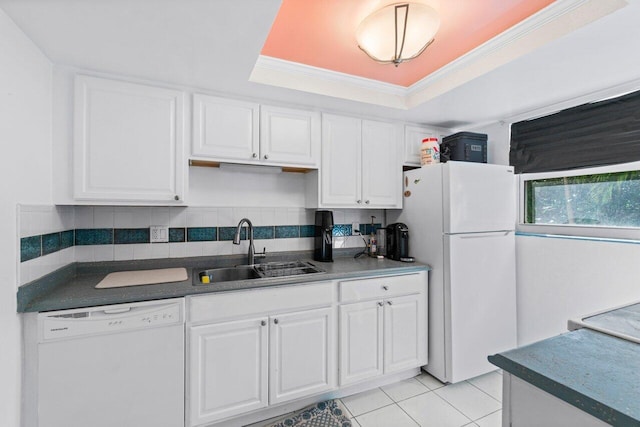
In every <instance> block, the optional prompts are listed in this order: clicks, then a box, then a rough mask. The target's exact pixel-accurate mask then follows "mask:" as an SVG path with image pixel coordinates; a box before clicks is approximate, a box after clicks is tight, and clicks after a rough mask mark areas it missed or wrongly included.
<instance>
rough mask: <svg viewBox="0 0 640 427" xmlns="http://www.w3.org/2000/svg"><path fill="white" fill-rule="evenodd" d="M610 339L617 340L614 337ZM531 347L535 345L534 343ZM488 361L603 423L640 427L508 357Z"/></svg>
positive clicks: (494, 356) (602, 405) (633, 419)
mask: <svg viewBox="0 0 640 427" xmlns="http://www.w3.org/2000/svg"><path fill="white" fill-rule="evenodd" d="M572 333H574V332H569V334H572ZM611 338H612V339H618V338H614V337H611ZM532 345H535V343H534V344H532ZM523 348H524V347H523ZM488 359H489V362H491V363H492V364H494V365H495V366H497V367H499V368H501V369H503V370H505V371H506V372H508V373H510V374H512V375H515V376H516V377H518V378H520V379H522V380H523V381H526V382H528V383H529V384H531V385H533V386H535V387H537V388H539V389H541V390H543V391H545V392H547V393H549V394H551V395H553V396H555V397H557V398H558V399H560V400H562V401H564V402H566V403H568V404H570V405H572V406H574V407H576V408H578V409H580V410H582V411H584V412H586V413H588V414H590V415H592V416H594V417H596V418H598V419H599V420H601V421H603V422H605V423H608V424H611V425H614V426H640V420H637V419H635V418H633V417H631V416H629V415H627V414H625V413H623V412H620V411H619V410H617V409H615V408H612V407H611V406H608V405H606V404H604V403H602V402H600V401H598V400H595V399H593V398H591V397H589V396H586V395H585V394H583V393H581V392H580V391H578V390H575V389H574V388H571V387H568V386H566V385H564V384H562V383H560V382H557V381H555V380H553V379H551V378H549V377H547V376H546V375H544V374H541V373H539V372H537V371H535V370H533V369H530V368H528V367H527V366H525V365H523V364H521V363H518V362H516V361H514V360H512V359H510V358H509V357H508V355H504V354H502V353H498V354H495V355H491V356H489V357H488Z"/></svg>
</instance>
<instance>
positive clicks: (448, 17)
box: [261, 0, 554, 87]
mask: <svg viewBox="0 0 640 427" xmlns="http://www.w3.org/2000/svg"><path fill="white" fill-rule="evenodd" d="M412 1H414V2H416V3H418V2H423V3H427V4H429V5H431V6H433V7H434V8H435V9H436V10H437V11H438V13H439V15H440V22H441V24H440V29H439V31H438V33H437V34H436V37H435V40H434V42H433V43H432V44H431V45H430V46H429V48H428V49H427V50H426V51H425V52H424V53H422V55H421V56H419V57H418V58H415V59H414V60H412V61H409V62H406V63H403V64H401V65H400V66H398V67H397V68H396V67H394V66H393V65H391V64H379V63H376V62H374V61H372V60H371V59H370V58H369V57H368V56H366V55H365V54H364V53H363V52H362V51H361V50H360V49H359V48H358V45H357V42H356V39H355V33H356V28H357V27H358V25H359V24H360V22H362V20H363V19H364V18H365V17H366V16H368V15H369V14H371V13H372V12H374V11H376V10H379V9H380V8H382V7H383V6H385V5H387V4H390V3H395V2H394V1H391V2H390V1H388V0H387V1H386V2H384V1H381V0H362V1H344V0H323V1H309V0H283V2H282V6H280V10H279V11H278V15H277V16H276V19H275V21H274V23H273V26H272V27H271V31H270V32H269V36H268V37H267V40H266V42H265V44H264V46H263V48H262V52H261V54H262V55H264V56H268V57H272V58H279V59H282V60H286V61H291V62H296V63H300V64H306V65H310V66H313V67H318V68H323V69H326V70H332V71H336V72H340V73H346V74H350V75H353V76H358V77H363V78H367V79H373V80H378V81H382V82H386V83H391V84H394V85H399V86H403V87H408V86H410V85H412V84H414V83H416V82H418V81H419V80H421V79H422V78H424V77H426V76H428V75H429V74H431V73H433V72H434V71H436V70H438V69H440V68H442V67H444V66H445V65H447V64H449V63H451V62H452V61H454V60H455V59H456V58H458V57H461V56H462V55H464V54H466V53H469V52H470V51H471V50H473V49H474V48H477V47H478V46H480V45H482V44H483V43H485V42H487V41H489V40H490V39H492V38H493V37H495V36H497V35H498V34H501V33H503V32H504V31H506V30H507V29H509V28H511V27H513V26H514V25H516V24H518V23H519V22H521V21H523V20H524V19H526V18H528V17H530V16H531V15H533V14H534V13H536V12H538V11H540V10H541V9H543V8H544V7H546V6H548V5H549V4H551V3H553V2H554V0H485V1H469V0H444V1H440V2H426V1H423V0H412ZM396 2H397V1H396ZM409 19H411V15H409ZM389 36H390V37H392V35H391V34H390V35H389Z"/></svg>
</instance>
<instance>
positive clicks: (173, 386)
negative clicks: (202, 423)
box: [37, 299, 184, 427]
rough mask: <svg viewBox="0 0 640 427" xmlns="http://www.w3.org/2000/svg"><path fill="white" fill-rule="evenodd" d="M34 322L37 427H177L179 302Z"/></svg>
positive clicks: (59, 314) (48, 316)
mask: <svg viewBox="0 0 640 427" xmlns="http://www.w3.org/2000/svg"><path fill="white" fill-rule="evenodd" d="M37 320H38V323H37V328H38V361H37V364H38V365H37V369H38V373H37V377H38V381H37V402H38V408H37V419H38V424H37V425H38V426H39V427H88V426H91V427H115V426H118V427H134V426H136V427H140V426H153V427H179V426H183V425H184V299H171V300H161V301H151V302H142V303H132V304H119V305H111V306H101V307H92V308H86V309H77V310H64V311H56V312H45V313H40V314H38V319H37Z"/></svg>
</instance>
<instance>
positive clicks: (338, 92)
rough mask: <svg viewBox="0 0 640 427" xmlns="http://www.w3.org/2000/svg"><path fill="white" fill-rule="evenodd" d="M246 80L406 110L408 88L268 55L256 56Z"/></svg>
mask: <svg viewBox="0 0 640 427" xmlns="http://www.w3.org/2000/svg"><path fill="white" fill-rule="evenodd" d="M249 81H251V82H254V83H264V84H270V85H273V86H280V87H285V88H288V89H297V90H301V91H304V92H311V93H317V94H320V95H328V96H333V97H337V98H344V99H350V100H352V101H360V102H366V103H369V104H376V105H382V106H385V107H392V108H398V109H406V105H405V99H406V96H407V88H406V87H404V86H399V85H394V84H391V83H386V82H381V81H378V80H373V79H367V78H364V77H357V76H353V75H351V74H346V73H340V72H337V71H333V70H327V69H324V68H319V67H313V66H311V65H306V64H300V63H298V62H292V61H285V60H284V59H279V58H273V57H270V56H264V55H260V56H259V57H258V61H257V62H256V65H255V67H254V68H253V71H252V73H251V76H250V77H249Z"/></svg>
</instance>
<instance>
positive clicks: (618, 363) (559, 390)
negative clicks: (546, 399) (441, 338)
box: [489, 329, 640, 426]
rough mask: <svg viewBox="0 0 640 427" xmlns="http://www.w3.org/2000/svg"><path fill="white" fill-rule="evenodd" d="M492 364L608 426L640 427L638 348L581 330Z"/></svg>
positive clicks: (503, 356)
mask: <svg viewBox="0 0 640 427" xmlns="http://www.w3.org/2000/svg"><path fill="white" fill-rule="evenodd" d="M489 361H490V362H491V363H493V364H494V365H496V366H498V367H500V368H502V369H504V370H505V371H507V372H509V373H510V374H512V375H515V376H516V377H519V378H521V379H523V380H524V381H527V382H528V383H530V384H532V385H534V386H536V387H538V388H540V389H542V390H544V391H546V392H547V393H550V394H552V395H553V396H555V397H557V398H559V399H562V400H564V401H565V402H567V403H569V404H571V405H573V406H575V407H577V408H579V409H581V410H583V411H585V412H587V413H589V414H591V415H593V416H594V417H596V418H599V419H600V420H602V421H604V422H606V423H609V424H611V425H614V426H640V344H636V343H633V342H630V341H626V340H623V339H620V338H616V337H613V336H610V335H606V334H603V333H600V332H596V331H591V330H589V329H579V330H577V331H573V332H568V333H565V334H562V335H559V336H557V337H553V338H549V339H546V340H544V341H540V342H537V343H534V344H531V345H528V346H525V347H521V348H518V349H515V350H510V351H507V352H504V353H500V354H496V355H494V356H489Z"/></svg>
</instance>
